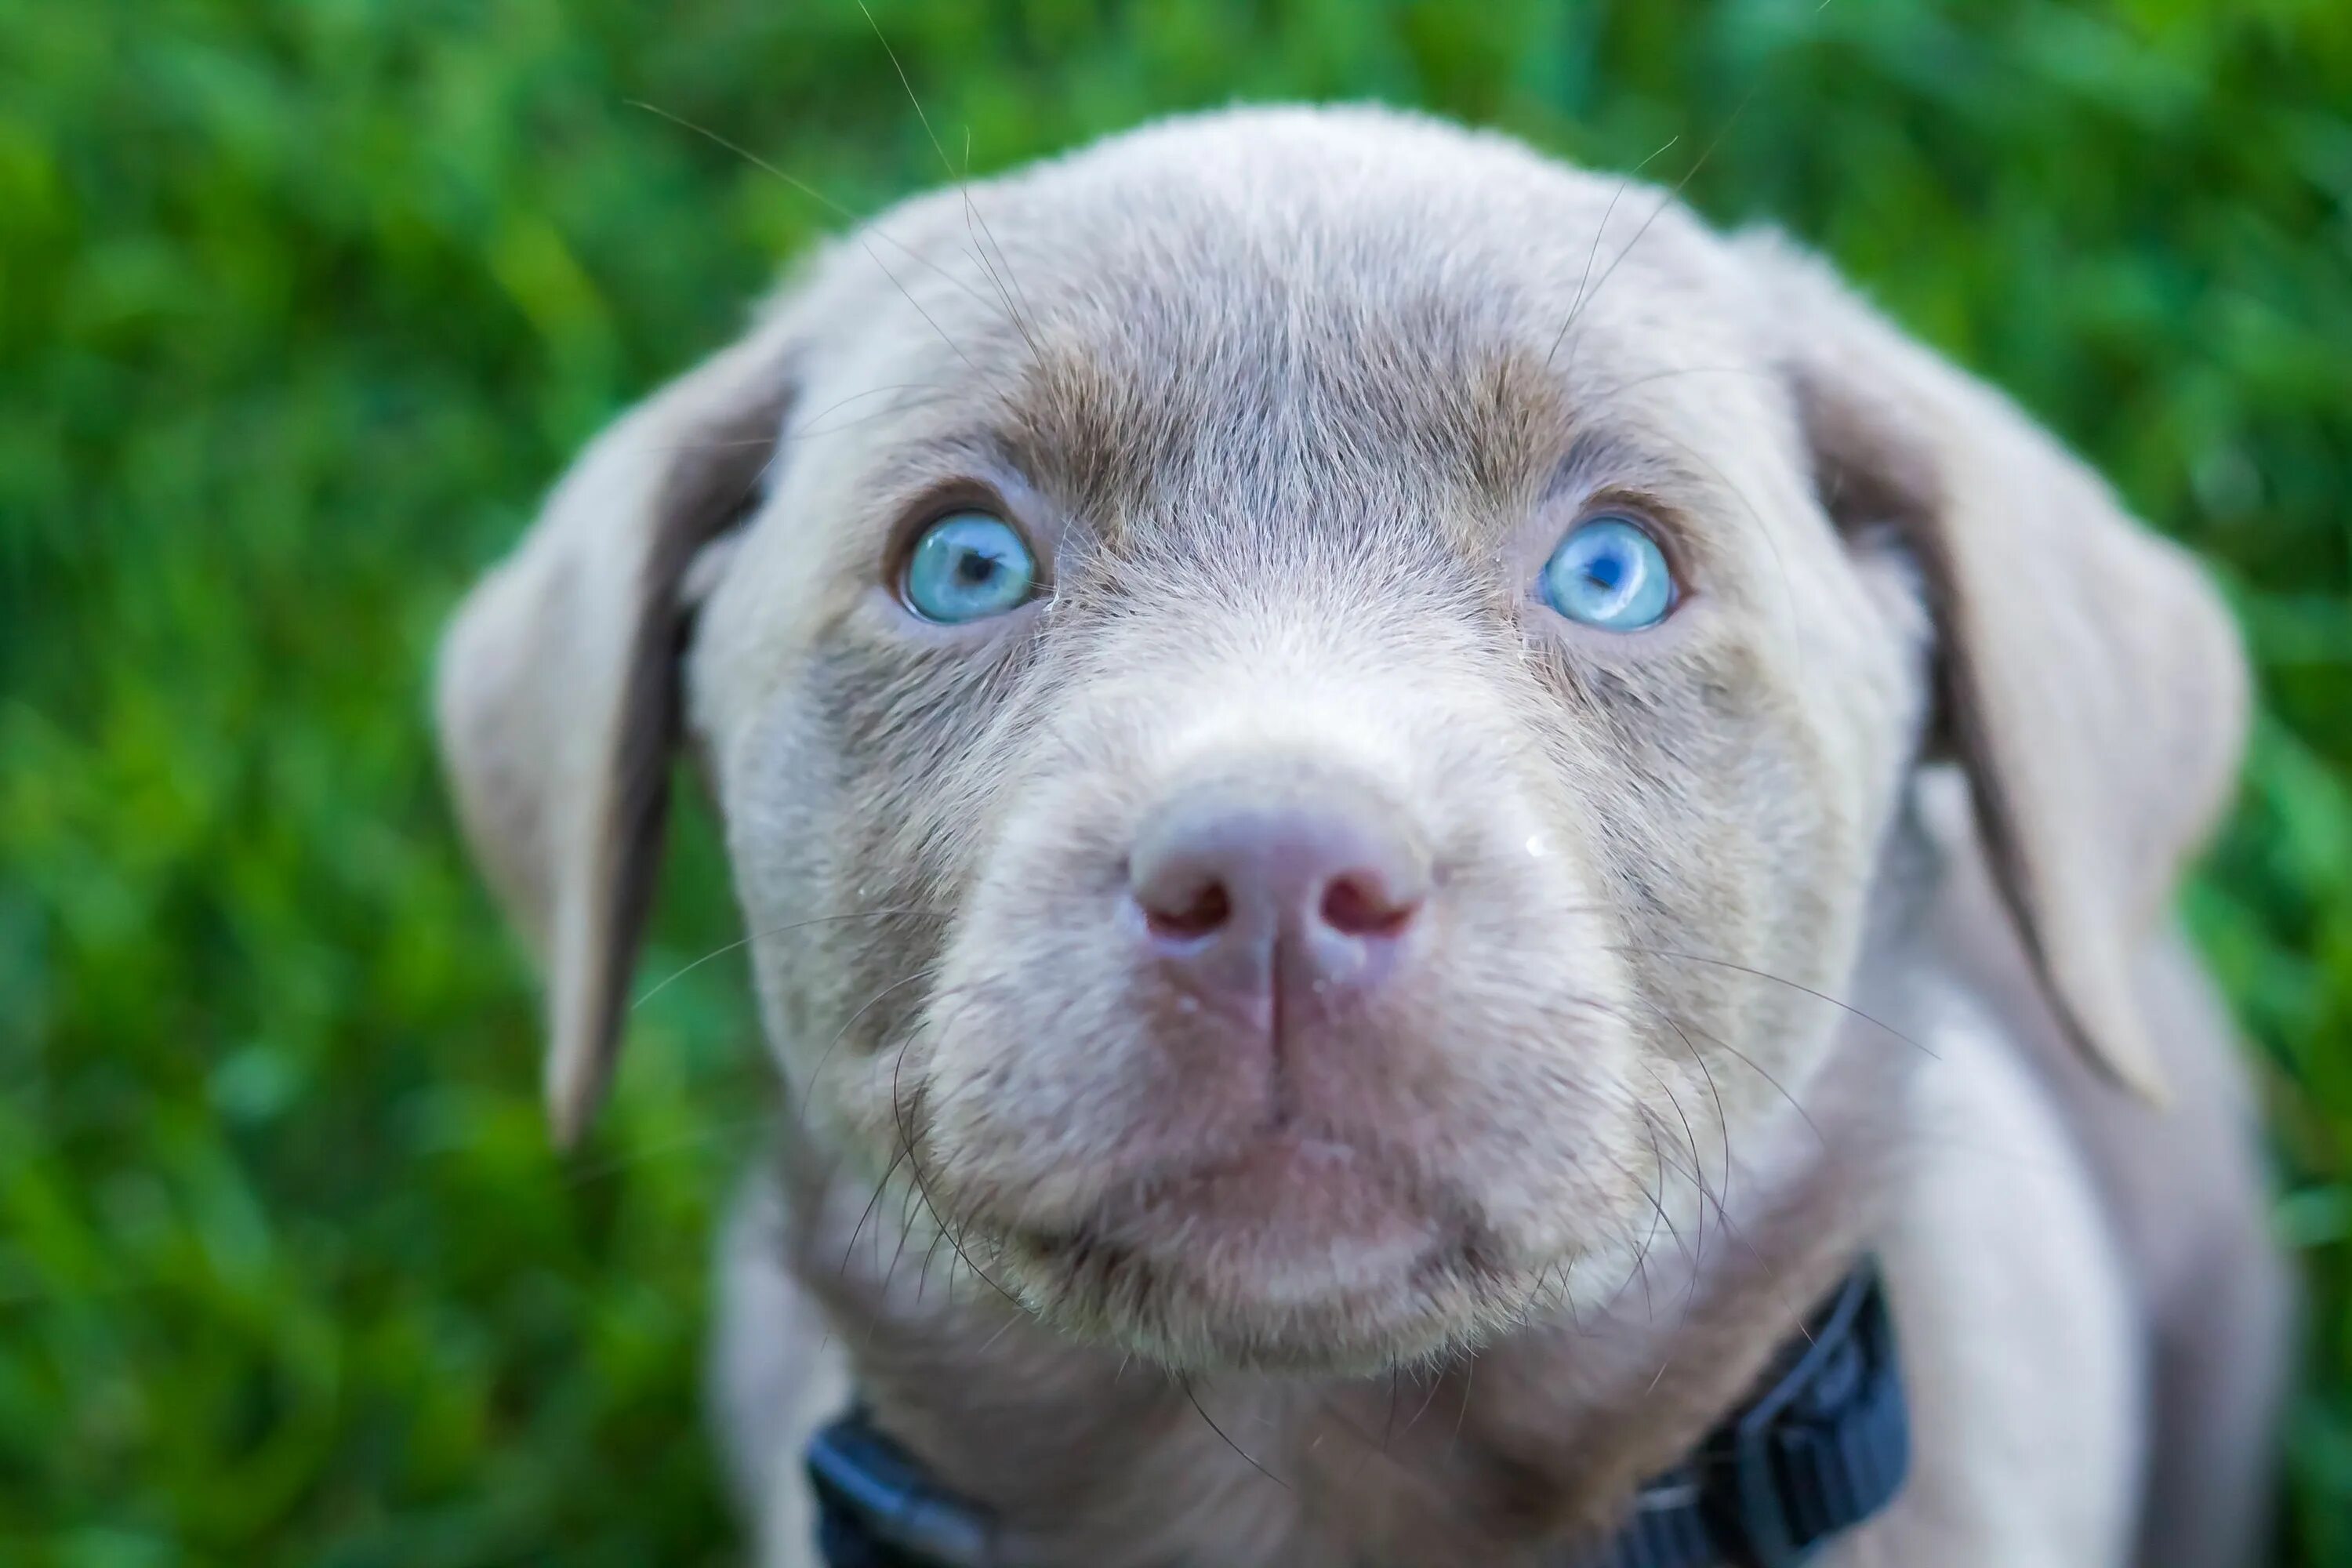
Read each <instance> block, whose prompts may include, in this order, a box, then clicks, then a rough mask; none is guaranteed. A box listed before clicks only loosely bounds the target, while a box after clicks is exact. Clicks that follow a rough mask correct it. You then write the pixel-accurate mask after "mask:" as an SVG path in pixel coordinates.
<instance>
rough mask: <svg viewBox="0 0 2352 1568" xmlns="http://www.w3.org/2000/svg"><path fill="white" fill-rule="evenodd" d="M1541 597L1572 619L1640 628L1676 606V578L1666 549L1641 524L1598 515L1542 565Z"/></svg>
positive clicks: (1622, 628)
mask: <svg viewBox="0 0 2352 1568" xmlns="http://www.w3.org/2000/svg"><path fill="white" fill-rule="evenodd" d="M1543 596H1544V602H1545V603H1546V604H1548V605H1550V606H1551V607H1552V608H1553V609H1555V610H1558V611H1559V613H1560V614H1561V615H1563V616H1567V617H1568V618H1569V619H1570V620H1571V621H1581V622H1583V623H1584V624H1585V625H1586V626H1599V627H1600V628H1601V630H1603V631H1609V632H1638V631H1640V630H1641V629H1642V628H1643V627H1644V626H1656V625H1657V624H1658V623H1659V622H1660V621H1663V620H1664V619H1665V618H1666V612H1667V611H1668V610H1671V609H1673V608H1674V607H1675V578H1674V574H1673V572H1671V571H1670V570H1668V568H1667V566H1666V555H1665V552H1664V551H1663V550H1660V549H1659V548H1658V542H1657V541H1656V540H1654V539H1652V538H1651V537H1650V536H1649V534H1648V533H1646V532H1645V531H1643V530H1642V528H1641V527H1640V526H1639V525H1637V524H1635V523H1633V522H1631V521H1628V520H1626V519H1624V518H1622V517H1596V518H1594V519H1593V520H1592V521H1590V522H1586V523H1581V524H1580V525H1578V526H1577V527H1575V528H1573V529H1570V531H1569V534H1568V537H1567V538H1565V539H1563V540H1561V541H1560V542H1559V549H1557V550H1555V551H1553V552H1551V559H1550V560H1549V561H1547V562H1545V563H1544V569H1543Z"/></svg>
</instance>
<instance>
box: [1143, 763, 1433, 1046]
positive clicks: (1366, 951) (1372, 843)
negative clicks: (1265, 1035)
mask: <svg viewBox="0 0 2352 1568" xmlns="http://www.w3.org/2000/svg"><path fill="white" fill-rule="evenodd" d="M1128 878H1129V892H1130V895H1131V896H1132V898H1133V899H1134V901H1135V905H1136V908H1137V909H1138V910H1140V911H1141V913H1142V917H1143V929H1144V933H1145V941H1146V942H1147V943H1148V944H1149V946H1150V950H1151V951H1152V952H1153V953H1154V955H1155V956H1156V957H1157V958H1158V959H1159V961H1160V963H1163V964H1164V965H1166V966H1167V968H1168V969H1169V971H1170V972H1171V973H1172V974H1173V975H1174V976H1175V978H1176V979H1177V980H1178V981H1179V982H1180V983H1181V984H1183V985H1184V986H1185V987H1186V988H1187V989H1188V990H1190V991H1192V992H1193V993H1194V994H1197V995H1200V996H1202V998H1204V999H1206V1000H1210V1001H1213V1002H1216V1003H1219V1004H1221V1005H1226V1006H1228V1007H1232V1008H1236V1009H1238V1010H1240V1011H1242V1012H1243V1013H1244V1016H1246V1017H1248V1018H1249V1019H1250V1020H1251V1021H1253V1022H1255V1023H1262V1024H1264V1025H1265V1026H1271V1024H1272V1020H1273V1013H1272V1011H1271V1009H1273V1007H1274V1006H1275V1005H1276V1002H1277V999H1278V1000H1279V1001H1280V1003H1281V1004H1282V1005H1284V1006H1285V1007H1286V1008H1289V1007H1294V1006H1297V1005H1312V1004H1313V1003H1315V1002H1316V1001H1318V1000H1321V1001H1329V1000H1333V999H1336V995H1339V994H1351V993H1358V992H1361V991H1363V990H1365V989H1367V988H1369V987H1370V986H1373V985H1377V984H1380V983H1381V981H1382V980H1384V979H1386V978H1387V976H1388V975H1389V974H1390V973H1391V971H1393V969H1394V968H1395V967H1396V963H1397V957H1398V953H1399V952H1400V949H1401V948H1402V944H1403V942H1404V939H1405V938H1406V937H1407V936H1408V934H1409V933H1410V931H1411V930H1412V924H1413V921H1414V918H1415V916H1416V915H1417V914H1418V913H1419V912H1420V910H1421V907H1422V904H1423V900H1424V899H1425V898H1426V896H1427V894H1428V889H1429V863H1428V859H1427V858H1426V856H1424V855H1423V852H1422V851H1421V849H1420V847H1418V845H1417V844H1416V843H1415V842H1414V839H1413V836H1412V833H1411V831H1410V829H1409V827H1408V826H1407V825H1406V824H1405V823H1404V822H1403V821H1402V818H1401V817H1400V816H1399V814H1398V813H1397V812H1396V811H1395V810H1394V809H1393V808H1392V807H1390V806H1388V805H1385V804H1384V803H1382V802H1381V801H1380V800H1379V799H1377V798H1376V797H1375V796H1374V795H1372V794H1371V792H1370V791H1369V790H1367V789H1364V788H1362V787H1360V786H1356V785H1353V784H1350V783H1349V782H1348V781H1345V780H1339V779H1325V778H1316V779H1298V778H1286V779H1284V780H1282V781H1280V782H1279V783H1278V784H1261V785H1259V786H1257V787H1253V786H1252V785H1251V784H1249V783H1248V782H1247V781H1245V780H1239V781H1233V782H1229V783H1224V784H1214V785H1210V786H1207V787H1196V788H1192V789H1188V790H1186V791H1184V792H1183V793H1182V794H1181V795H1180V796H1178V797H1177V798H1175V799H1174V800H1172V801H1171V803H1170V804H1169V805H1166V806H1164V807H1163V808H1161V809H1160V811H1159V812H1157V813H1156V814H1155V815H1154V816H1152V817H1151V818H1150V820H1149V821H1148V822H1147V823H1146V824H1145V826H1144V827H1143V830H1142V832H1141V833H1139V835H1138V836H1137V837H1136V840H1135V844H1134V847H1133V849H1132V851H1131V853H1130V854H1129V859H1128Z"/></svg>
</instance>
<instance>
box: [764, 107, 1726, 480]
mask: <svg viewBox="0 0 2352 1568" xmlns="http://www.w3.org/2000/svg"><path fill="white" fill-rule="evenodd" d="M1740 287H1741V285H1740V279H1739V277H1738V272H1737V269H1736V268H1733V267H1732V266H1731V265H1730V264H1729V263H1728V261H1727V258H1726V256H1725V253H1724V250H1723V247H1721V246H1720V244H1719V243H1718V242H1717V240H1715V239H1714V238H1713V237H1711V236H1710V235H1708V234H1706V232H1705V230H1704V229H1702V228H1701V227H1700V226H1698V225H1697V224H1696V222H1695V221H1694V220H1693V219H1692V218H1691V217H1690V216H1689V215H1687V214H1686V213H1685V211H1684V210H1683V209H1682V208H1680V207H1679V206H1678V205H1674V204H1673V203H1672V202H1671V200H1670V198H1669V197H1668V196H1667V195H1665V194H1664V193H1662V192H1660V191H1658V190H1656V189H1655V188H1654V187H1648V186H1642V185H1636V184H1631V183H1628V182H1623V181H1620V180H1617V179H1615V178H1610V177H1602V176H1597V175H1592V174H1584V173H1582V172H1580V171H1576V170H1572V169H1568V168H1565V167H1562V166H1560V165H1557V164H1554V163H1549V162H1547V161H1545V160H1542V159H1540V158H1538V157H1537V156H1536V155H1534V154H1533V153H1529V152H1528V151H1527V150H1526V149H1524V148H1522V147H1519V146H1518V145H1517V144H1516V143H1512V142H1506V141H1503V140H1500V139H1497V138H1491V137H1483V136H1479V135H1475V134H1474V133H1468V132H1461V131H1459V130H1456V129H1454V128H1451V127H1445V126H1441V125H1436V124H1433V123H1429V122H1424V121H1415V120H1411V119H1407V118H1404V117H1400V116H1395V115H1391V114H1387V113H1382V112H1375V111H1346V112H1333V111H1328V110H1324V111H1299V110H1268V111H1258V112H1251V113H1243V114H1234V115H1223V116H1217V117H1213V118H1206V119H1201V120H1193V121H1176V122H1171V123H1169V124H1164V125H1161V126H1159V127H1155V128H1151V129H1149V130H1146V131H1143V132H1133V133H1129V135H1127V136H1124V137H1120V138H1118V139H1115V140H1114V141H1112V142H1107V143H1104V144H1102V145H1100V146H1097V147H1096V148H1093V149H1089V150H1087V151H1086V152H1083V153H1077V154H1075V155H1073V156H1071V157H1069V158H1066V159H1064V160H1061V161H1058V162H1055V163H1046V164H1043V165H1038V166H1036V167H1034V168H1032V169H1030V170H1028V171H1025V172H1024V173H1022V174H1017V175H1014V176H1012V177H1009V178H1006V179H1003V180H1000V181H996V182H992V183H991V184H985V185H981V186H975V187H973V188H971V190H969V191H947V192H941V193H937V194H934V195H930V196H927V197H924V198H920V199H919V200H918V201H916V202H913V203H909V204H908V205H906V206H904V207H902V208H900V209H898V211H897V212H895V213H893V214H891V215H889V216H886V217H885V218H884V219H882V220H880V221H879V222H878V223H877V225H875V226H872V228H870V229H869V230H868V231H867V232H866V234H865V235H864V236H862V237H858V238H856V240H854V241H852V242H850V243H848V244H846V245H845V246H843V247H839V248H837V250H836V251H835V255H834V256H833V257H832V258H831V260H830V262H829V264H828V266H827V268H826V269H825V271H824V275H823V277H822V279H820V281H819V284H818V286H817V287H816V288H815V289H813V290H811V293H810V297H809V300H808V302H807V308H808V309H809V310H810V311H811V313H812V317H813V321H812V329H813V333H814V336H815V337H816V338H817V340H818V342H819V344H820V346H819V348H818V349H817V351H816V352H815V353H814V354H813V355H812V364H811V370H812V374H813V378H814V380H815V381H816V382H818V383H820V384H818V385H814V386H813V387H812V388H811V393H812V395H811V397H810V399H809V402H810V404H811V405H814V407H815V408H816V409H817V410H818V411H819V413H818V416H817V417H818V419H819V420H820V421H822V419H823V418H824V416H826V415H829V414H831V413H832V412H833V411H834V410H856V409H859V408H865V409H869V410H873V412H871V413H867V414H863V415H861V416H859V421H858V422H859V423H860V425H862V426H864V427H865V428H866V430H867V431H868V433H869V438H868V439H866V440H864V441H858V442H852V443H840V444H837V445H836V455H837V460H838V461H839V462H841V463H843V464H846V465H862V466H863V467H864V468H865V469H866V471H864V472H862V473H859V474H857V475H856V479H855V481H854V482H856V483H857V484H858V485H860V486H861V487H863V488H864V489H866V490H868V491H889V490H892V489H904V488H907V487H912V486H919V484H920V483H922V482H924V480H925V479H927V478H928V477H929V476H931V475H933V474H934V473H935V472H937V473H939V474H945V473H946V472H947V471H949V470H951V469H954V468H958V467H960V466H961V467H968V466H970V465H971V463H972V462H974V461H986V462H992V463H997V464H1001V465H1003V466H1006V467H1009V468H1013V469H1014V470H1017V471H1018V472H1019V473H1021V474H1022V475H1024V477H1026V478H1027V479H1030V480H1032V481H1034V482H1035V483H1037V484H1038V485H1040V486H1041V487H1044V488H1048V489H1054V490H1055V491H1058V492H1059V498H1058V499H1060V500H1064V501H1065V502H1066V503H1068V504H1069V505H1071V506H1073V507H1075V508H1078V509H1082V510H1085V511H1086V512H1087V513H1088V514H1089V515H1090V516H1091V517H1093V518H1094V519H1096V520H1097V522H1098V523H1100V522H1101V521H1105V520H1109V519H1115V518H1117V517H1118V516H1121V515H1123V514H1126V513H1128V512H1130V511H1133V510H1137V509H1139V508H1143V509H1149V508H1151V507H1161V508H1164V507H1165V506H1166V505H1167V504H1169V502H1170V501H1171V500H1172V499H1177V498H1181V496H1183V495H1184V494H1186V493H1188V492H1194V491H1197V492H1200V493H1202V494H1214V495H1216V496H1217V497H1219V498H1221V500H1222V501H1223V504H1226V505H1232V504H1234V502H1236V501H1246V502H1247V503H1248V504H1250V505H1252V506H1253V507H1255V509H1257V510H1261V511H1262V510H1265V508H1267V507H1269V506H1274V505H1276V504H1278V503H1279V502H1281V501H1282V500H1284V498H1285V497H1286V496H1288V497H1290V498H1292V499H1294V500H1295V499H1297V494H1298V492H1299V491H1300V490H1301V489H1302V488H1306V489H1314V490H1316V491H1318V494H1319V498H1320V499H1321V500H1323V501H1325V502H1328V500H1331V499H1333V494H1334V492H1335V491H1337V490H1344V489H1349V488H1351V487H1352V488H1354V489H1359V490H1363V491H1366V492H1369V493H1367V494H1366V495H1363V496H1360V497H1358V498H1357V499H1359V500H1368V501H1374V502H1377V500H1378V498H1379V496H1381V495H1385V496H1388V497H1390V498H1392V499H1409V500H1420V499H1424V498H1425V496H1426V493H1427V492H1429V491H1432V490H1435V491H1442V492H1448V493H1451V494H1454V495H1462V494H1472V495H1479V496H1484V497H1487V498H1492V499H1498V500H1499V499H1505V498H1508V497H1512V496H1516V495H1518V494H1520V493H1523V492H1524V491H1525V490H1526V489H1528V487H1530V486H1535V485H1540V484H1542V483H1543V482H1545V480H1546V479H1548V478H1549V476H1550V475H1551V474H1552V473H1553V472H1554V471H1555V470H1557V469H1558V468H1559V466H1560V464H1561V463H1562V461H1563V460H1564V458H1565V457H1566V455H1567V454H1568V453H1569V451H1570V448H1571V447H1572V446H1576V447H1578V449H1580V450H1585V451H1591V450H1597V449H1606V450H1609V451H1611V452H1612V453H1614V454H1616V455H1617V456H1618V457H1619V458H1622V459H1629V460H1637V461H1640V462H1642V463H1643V464H1645V465H1646V466H1648V467H1650V468H1656V469H1664V470H1673V471H1681V472H1697V471H1704V470H1705V469H1707V468H1715V467H1719V465H1720V464H1721V462H1722V460H1723V456H1722V455H1723V452H1724V450H1725V447H1726V446H1727V442H1729V441H1731V440H1733V439H1737V438H1752V437H1753V432H1754V431H1756V430H1757V429H1759V428H1761V427H1767V426H1768V423H1769V422H1768V421H1766V420H1764V419H1760V418H1759V414H1761V413H1763V412H1764V411H1765V405H1766V403H1767V402H1769V388H1768V386H1767V385H1766V384H1765V378H1764V376H1763V375H1762V374H1761V373H1762V371H1763V369H1764V366H1763V363H1762V356H1761V354H1760V353H1759V347H1758V345H1757V342H1755V339H1754V334H1753V333H1752V332H1751V331H1750V330H1749V321H1750V318H1749V316H1748V313H1746V312H1745V311H1743V310H1742V309H1741V308H1740V299H1739V293H1740ZM877 405H879V406H878V407H877ZM842 448H851V450H847V451H844V450H842ZM877 470H878V471H877ZM844 477H845V479H846V478H848V477H849V476H847V475H845V476H844Z"/></svg>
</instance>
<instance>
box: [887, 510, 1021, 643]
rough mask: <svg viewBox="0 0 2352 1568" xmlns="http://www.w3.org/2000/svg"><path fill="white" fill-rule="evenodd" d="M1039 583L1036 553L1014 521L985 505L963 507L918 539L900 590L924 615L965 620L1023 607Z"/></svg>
mask: <svg viewBox="0 0 2352 1568" xmlns="http://www.w3.org/2000/svg"><path fill="white" fill-rule="evenodd" d="M1036 587H1037V558H1036V557H1035V556H1034V555H1032V554H1030V553H1029V547H1028V546H1027V545H1026V544H1024V543H1023V542H1021V535H1020V534H1018V533H1016V532H1014V531H1013V525H1012V524H1011V523H1009V522H1006V521H1004V520H1003V518H1001V517H991V516H989V514H988V513H986V512H984V511H959V512H951V513H950V514H949V515H948V516H946V517H943V518H941V519H940V521H937V522H935V523H933V524H931V526H930V527H929V528H927V529H925V530H924V531H923V536H922V537H921V538H920V539H918V540H917V541H915V551H914V553H913V554H912V555H910V556H908V558H907V571H906V576H905V579H904V580H903V581H902V582H901V584H899V592H900V596H901V597H903V598H904V599H905V600H906V601H907V606H908V608H909V609H911V610H913V611H914V612H915V614H917V615H919V616H922V617H923V618H924V619H925V620H927V621H938V622H940V623H941V624H942V625H945V626H961V624H963V623H964V622H966V621H982V620H986V619H987V618H988V617H989V616H1001V615H1003V614H1004V613H1005V612H1006V611H1008V610H1016V609H1019V608H1020V607H1021V606H1022V605H1024V604H1026V603H1027V602H1028V600H1029V597H1030V595H1032V594H1033V593H1034V592H1035V590H1036Z"/></svg>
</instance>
